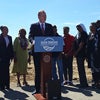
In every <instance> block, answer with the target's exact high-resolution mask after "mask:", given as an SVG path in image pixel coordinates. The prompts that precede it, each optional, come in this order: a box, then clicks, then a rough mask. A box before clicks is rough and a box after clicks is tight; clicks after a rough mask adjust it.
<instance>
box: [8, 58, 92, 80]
mask: <svg viewBox="0 0 100 100" xmlns="http://www.w3.org/2000/svg"><path fill="white" fill-rule="evenodd" d="M12 66H13V62H12V63H11V66H10V69H12ZM85 69H86V76H87V79H88V82H91V80H92V76H91V70H90V68H88V66H87V62H85ZM34 76H35V74H34V63H33V61H31V64H30V65H29V64H28V74H27V81H33V80H34ZM21 79H22V77H21ZM10 80H11V82H16V74H12V73H10ZM73 80H74V81H79V76H78V70H77V65H76V59H75V58H74V61H73Z"/></svg>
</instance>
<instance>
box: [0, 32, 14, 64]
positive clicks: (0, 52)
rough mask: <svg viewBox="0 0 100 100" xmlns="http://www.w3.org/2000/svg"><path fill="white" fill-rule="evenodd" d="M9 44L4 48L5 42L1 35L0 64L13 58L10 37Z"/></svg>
mask: <svg viewBox="0 0 100 100" xmlns="http://www.w3.org/2000/svg"><path fill="white" fill-rule="evenodd" d="M8 39H9V44H8V46H6V41H5V39H4V37H3V35H2V34H1V35H0V62H4V63H5V62H9V61H10V59H11V58H13V45H12V37H11V36H9V35H8Z"/></svg>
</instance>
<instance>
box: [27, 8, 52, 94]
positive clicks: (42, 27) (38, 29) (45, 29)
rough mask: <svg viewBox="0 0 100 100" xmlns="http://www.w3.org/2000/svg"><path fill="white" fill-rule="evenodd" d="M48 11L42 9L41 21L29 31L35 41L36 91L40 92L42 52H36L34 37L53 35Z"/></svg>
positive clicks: (39, 16) (30, 37) (31, 38)
mask: <svg viewBox="0 0 100 100" xmlns="http://www.w3.org/2000/svg"><path fill="white" fill-rule="evenodd" d="M46 17H47V16H46V12H45V11H44V10H41V11H39V12H38V19H39V21H38V22H37V23H34V24H32V25H31V27H30V32H29V39H30V40H31V42H32V43H33V50H32V55H33V60H34V67H35V89H36V91H34V92H33V94H34V93H40V92H41V87H40V85H41V65H40V60H41V53H40V52H34V37H37V36H52V35H53V29H52V25H51V24H49V23H46Z"/></svg>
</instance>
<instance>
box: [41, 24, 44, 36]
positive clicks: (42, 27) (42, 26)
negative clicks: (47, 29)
mask: <svg viewBox="0 0 100 100" xmlns="http://www.w3.org/2000/svg"><path fill="white" fill-rule="evenodd" d="M41 29H42V33H43V34H44V25H43V23H42V24H41Z"/></svg>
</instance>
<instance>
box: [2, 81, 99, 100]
mask: <svg viewBox="0 0 100 100" xmlns="http://www.w3.org/2000/svg"><path fill="white" fill-rule="evenodd" d="M32 84H33V82H29V85H30V86H28V87H25V86H22V87H16V83H11V90H9V91H7V90H4V91H0V100H36V99H35V98H34V96H32V94H31V93H32V91H33V90H34V86H33V85H32ZM61 95H62V100H100V90H98V89H93V88H91V87H88V88H86V89H79V88H78V87H75V86H67V85H66V86H64V87H62V94H61Z"/></svg>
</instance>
